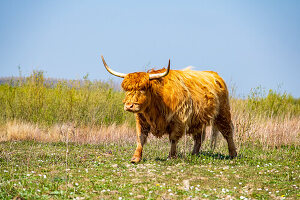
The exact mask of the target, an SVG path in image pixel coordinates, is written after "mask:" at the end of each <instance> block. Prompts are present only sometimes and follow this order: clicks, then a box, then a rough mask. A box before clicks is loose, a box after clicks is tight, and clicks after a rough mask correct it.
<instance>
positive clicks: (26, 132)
mask: <svg viewBox="0 0 300 200" xmlns="http://www.w3.org/2000/svg"><path fill="white" fill-rule="evenodd" d="M123 97H124V93H123V92H121V91H118V90H116V89H114V87H113V86H112V84H109V83H103V82H97V81H94V82H92V81H89V80H88V79H87V78H85V79H84V80H78V81H55V82H53V81H49V80H48V79H46V78H45V77H44V75H43V73H42V72H34V73H33V74H32V75H31V76H29V77H19V78H14V79H13V80H11V81H9V82H8V84H2V85H0V199H299V198H300V192H299V187H300V185H299V183H300V177H299V174H300V151H299V145H300V100H299V99H295V98H293V97H292V96H290V95H288V94H286V93H280V92H277V91H273V90H270V91H264V90H263V89H262V88H256V89H254V90H252V92H251V93H250V94H249V96H248V98H246V99H245V98H243V99H241V98H236V97H232V98H231V111H232V118H233V123H234V127H235V138H234V139H235V143H236V146H237V148H238V154H239V156H238V158H236V159H233V160H230V159H228V157H227V155H228V152H227V146H226V143H225V140H224V139H223V138H222V137H221V136H219V142H218V145H217V148H216V149H215V151H214V152H210V148H209V139H207V140H206V141H205V142H204V145H203V147H202V153H201V154H200V155H199V156H192V155H190V153H189V152H191V148H192V141H191V138H190V137H184V138H182V139H181V141H180V143H179V147H178V150H179V152H180V153H179V156H178V158H177V159H171V160H169V159H167V155H168V152H169V148H170V145H169V142H168V139H167V138H166V137H164V138H162V139H157V138H154V137H152V136H150V138H149V140H148V143H147V144H146V146H145V149H144V154H143V160H142V162H141V163H139V164H137V165H134V164H131V163H130V158H131V156H132V154H133V152H134V149H135V130H134V117H133V115H132V114H130V113H126V112H125V111H124V110H123V106H122V99H123ZM209 135H210V133H209V127H208V135H207V138H209Z"/></svg>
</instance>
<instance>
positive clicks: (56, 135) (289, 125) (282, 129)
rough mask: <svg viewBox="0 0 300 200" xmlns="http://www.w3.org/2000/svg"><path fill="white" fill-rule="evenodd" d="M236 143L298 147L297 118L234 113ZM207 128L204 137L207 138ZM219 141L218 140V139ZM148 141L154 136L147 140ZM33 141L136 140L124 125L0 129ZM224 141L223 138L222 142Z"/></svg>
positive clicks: (15, 124) (2, 137) (0, 136)
mask: <svg viewBox="0 0 300 200" xmlns="http://www.w3.org/2000/svg"><path fill="white" fill-rule="evenodd" d="M233 123H234V127H235V140H236V143H237V145H238V146H240V145H241V144H244V143H259V144H261V145H262V146H264V147H274V146H281V145H299V144H300V119H299V117H294V118H285V119H280V118H273V119H260V118H258V117H251V115H249V114H247V113H237V111H234V113H233ZM209 129H210V128H209V127H208V130H207V132H208V134H207V137H208V138H209V137H210V130H209ZM219 138H221V137H219ZM149 139H150V140H152V139H153V137H150V138H149ZM8 140H35V141H42V142H66V141H67V140H68V142H76V143H80V144H84V143H88V144H97V143H110V142H132V143H134V141H135V130H134V128H131V127H130V126H129V125H127V124H123V125H110V126H104V125H103V126H93V127H89V126H84V127H76V126H75V125H74V124H72V123H66V124H60V125H58V124H56V125H54V126H51V127H49V128H45V127H42V126H39V125H37V124H32V123H26V122H20V121H16V120H15V121H9V122H7V123H5V124H3V125H1V127H0V141H8ZM222 140H223V139H222Z"/></svg>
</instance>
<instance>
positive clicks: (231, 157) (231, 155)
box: [229, 152, 237, 159]
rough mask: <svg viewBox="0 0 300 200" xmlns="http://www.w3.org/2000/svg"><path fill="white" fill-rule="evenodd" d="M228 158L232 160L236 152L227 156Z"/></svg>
mask: <svg viewBox="0 0 300 200" xmlns="http://www.w3.org/2000/svg"><path fill="white" fill-rule="evenodd" d="M229 157H230V159H234V158H236V157H237V153H236V152H235V153H232V154H230V155H229Z"/></svg>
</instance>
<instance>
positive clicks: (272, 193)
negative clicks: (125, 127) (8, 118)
mask: <svg viewBox="0 0 300 200" xmlns="http://www.w3.org/2000/svg"><path fill="white" fill-rule="evenodd" d="M224 148H225V146H224ZM134 149H135V144H133V143H128V142H121V141H120V142H118V143H110V144H107V143H103V144H99V145H78V144H70V143H69V144H67V143H39V142H32V141H25V142H24V141H23V142H14V141H10V142H2V143H0V166H1V168H0V199H12V198H16V197H19V198H22V199H70V198H71V199H74V198H77V199H83V198H85V199H93V198H94V199H108V198H109V199H119V198H122V199H138V198H141V199H157V198H161V199H185V198H194V197H199V198H200V199H221V198H228V199H229V198H236V199H243V197H245V198H251V199H283V198H287V199H299V198H300V195H299V181H300V179H299V174H300V166H299V165H300V162H299V155H300V151H299V148H298V147H294V146H283V147H281V148H273V149H268V150H266V149H265V148H264V150H263V148H261V147H259V146H254V145H253V144H251V145H250V144H249V145H245V144H244V145H243V146H241V147H240V150H239V157H238V158H237V159H234V160H229V159H227V157H226V156H225V155H227V151H226V149H223V147H222V148H221V149H220V150H218V152H216V153H210V152H208V151H204V152H203V153H202V154H201V155H200V156H191V155H190V154H187V155H186V156H184V155H183V154H184V151H183V146H182V144H181V147H180V150H181V153H180V154H179V157H178V158H177V159H172V160H169V159H167V154H168V150H169V145H168V142H167V139H160V140H156V139H152V140H151V141H149V143H148V144H147V145H146V148H145V149H144V159H143V161H142V162H141V163H140V164H137V165H135V164H130V163H129V161H130V158H131V156H132V154H133V151H134ZM205 149H206V148H205Z"/></svg>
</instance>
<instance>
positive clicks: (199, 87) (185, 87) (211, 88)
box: [162, 69, 229, 129]
mask: <svg viewBox="0 0 300 200" xmlns="http://www.w3.org/2000/svg"><path fill="white" fill-rule="evenodd" d="M162 84H163V91H162V97H163V101H164V103H165V105H166V106H167V107H168V108H170V110H171V114H170V113H169V115H168V116H169V119H170V118H171V117H174V116H175V117H176V115H178V116H179V118H180V119H179V120H181V121H183V122H184V123H186V124H187V125H188V126H189V127H190V128H191V129H193V128H194V129H200V128H203V126H204V125H207V124H209V123H210V122H211V121H212V119H214V118H215V116H216V115H217V114H218V112H219V109H220V105H222V104H224V103H225V104H227V105H229V103H228V90H227V87H226V84H225V82H224V80H223V79H222V78H221V77H220V76H219V75H218V74H217V73H216V72H212V71H193V70H189V69H187V70H171V71H170V73H169V75H168V76H167V77H165V78H164V80H163V83H162ZM220 103H222V104H220Z"/></svg>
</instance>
